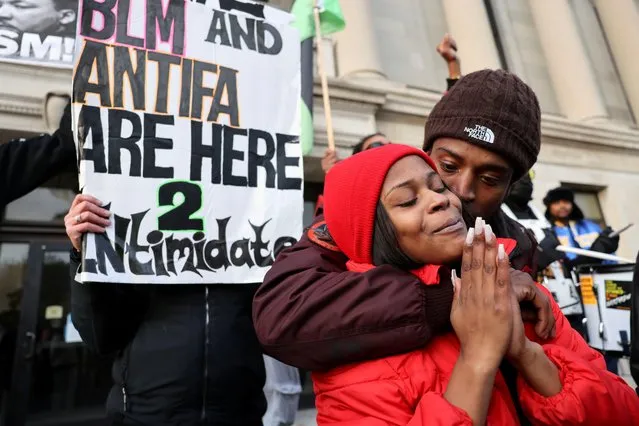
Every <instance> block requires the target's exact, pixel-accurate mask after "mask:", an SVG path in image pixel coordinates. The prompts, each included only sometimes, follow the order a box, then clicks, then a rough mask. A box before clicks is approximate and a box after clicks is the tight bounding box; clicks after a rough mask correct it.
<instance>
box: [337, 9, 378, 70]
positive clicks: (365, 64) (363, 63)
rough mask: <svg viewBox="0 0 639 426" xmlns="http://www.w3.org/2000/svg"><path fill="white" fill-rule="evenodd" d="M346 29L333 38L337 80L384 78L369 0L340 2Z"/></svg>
mask: <svg viewBox="0 0 639 426" xmlns="http://www.w3.org/2000/svg"><path fill="white" fill-rule="evenodd" d="M341 6H342V11H343V12H344V19H345V20H346V28H345V29H344V31H340V32H338V33H336V34H335V41H336V47H335V51H336V52H335V53H336V56H337V72H338V75H339V76H340V77H350V76H354V77H369V78H370V77H373V78H386V76H385V74H384V68H383V67H382V61H381V59H380V56H379V52H378V51H377V41H376V40H375V28H374V25H373V15H372V11H371V7H372V2H371V1H370V0H347V1H343V2H341Z"/></svg>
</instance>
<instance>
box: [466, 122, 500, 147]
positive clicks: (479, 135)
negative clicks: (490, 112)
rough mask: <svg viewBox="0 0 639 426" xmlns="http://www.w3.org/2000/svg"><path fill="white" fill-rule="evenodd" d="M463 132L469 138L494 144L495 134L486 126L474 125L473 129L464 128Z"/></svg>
mask: <svg viewBox="0 0 639 426" xmlns="http://www.w3.org/2000/svg"><path fill="white" fill-rule="evenodd" d="M464 132H466V133H467V134H468V137H469V138H474V139H479V140H480V141H484V142H488V143H493V142H495V134H494V133H493V131H492V130H490V129H489V128H488V127H486V126H480V125H479V124H475V128H474V129H473V128H472V127H464Z"/></svg>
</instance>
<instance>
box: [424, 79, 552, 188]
mask: <svg viewBox="0 0 639 426" xmlns="http://www.w3.org/2000/svg"><path fill="white" fill-rule="evenodd" d="M442 137H449V138H455V139H463V140H465V141H467V142H469V143H472V144H475V145H477V146H480V147H482V148H485V149H488V150H491V151H493V152H495V153H497V154H499V155H501V156H503V157H504V159H505V160H506V161H508V162H509V164H510V165H511V166H512V167H513V169H514V175H513V181H515V180H517V179H519V178H520V177H521V176H523V175H524V173H526V172H527V171H528V170H529V169H530V168H531V167H532V165H533V164H535V162H536V161H537V155H538V154H539V147H540V144H541V111H540V109H539V102H538V101H537V96H536V95H535V92H533V90H532V89H531V88H530V87H529V86H528V85H527V84H526V83H524V82H523V81H521V79H520V78H519V77H517V76H515V75H514V74H511V73H509V72H507V71H503V70H496V71H492V70H482V71H477V72H474V73H471V74H468V75H466V76H464V77H462V78H461V79H460V80H459V81H458V82H457V84H455V86H453V88H452V89H451V90H450V91H449V92H448V93H447V94H446V95H445V96H444V97H442V99H441V100H440V101H439V102H437V105H435V107H434V108H433V111H432V112H431V113H430V115H429V116H428V120H427V122H426V131H425V135H424V151H430V149H431V148H432V147H433V143H434V142H435V140H437V139H439V138H442Z"/></svg>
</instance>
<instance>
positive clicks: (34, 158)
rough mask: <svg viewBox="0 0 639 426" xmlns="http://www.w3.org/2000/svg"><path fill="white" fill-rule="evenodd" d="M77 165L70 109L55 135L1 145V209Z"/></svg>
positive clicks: (45, 135) (68, 106)
mask: <svg viewBox="0 0 639 426" xmlns="http://www.w3.org/2000/svg"><path fill="white" fill-rule="evenodd" d="M75 164H76V156H75V145H74V143H73V133H72V131H71V106H70V105H67V107H66V108H65V110H64V114H63V115H62V119H61V120H60V127H59V129H58V130H56V131H55V132H54V133H53V134H52V135H47V134H42V135H40V136H37V137H34V138H31V139H15V140H12V141H10V142H7V143H4V144H0V209H3V208H4V207H5V206H6V205H7V204H9V203H10V202H11V201H13V200H16V199H18V198H20V197H22V196H24V195H26V194H28V193H29V192H31V191H33V190H34V189H35V188H37V187H38V186H40V185H42V184H43V183H45V182H46V181H47V180H49V179H51V178H52V177H53V176H55V175H57V174H59V173H60V172H62V171H64V170H72V169H73V167H75Z"/></svg>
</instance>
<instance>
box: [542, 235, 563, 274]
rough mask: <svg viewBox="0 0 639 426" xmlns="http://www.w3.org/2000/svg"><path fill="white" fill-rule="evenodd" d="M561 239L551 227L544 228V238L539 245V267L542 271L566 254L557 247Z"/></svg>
mask: <svg viewBox="0 0 639 426" xmlns="http://www.w3.org/2000/svg"><path fill="white" fill-rule="evenodd" d="M558 245H560V243H559V240H558V239H557V237H556V236H555V234H554V232H552V230H551V229H544V239H543V240H541V242H540V243H539V245H538V246H537V251H538V253H537V267H538V269H539V270H540V271H541V270H542V269H545V268H546V267H548V265H550V264H551V263H553V262H554V261H556V260H560V259H563V258H564V254H563V253H562V252H560V251H558V250H557V249H556V247H557V246H558Z"/></svg>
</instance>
